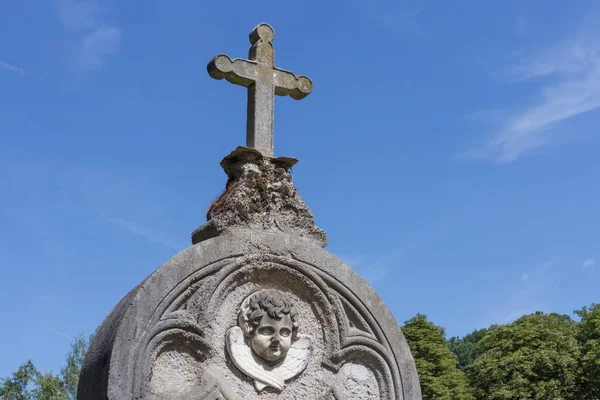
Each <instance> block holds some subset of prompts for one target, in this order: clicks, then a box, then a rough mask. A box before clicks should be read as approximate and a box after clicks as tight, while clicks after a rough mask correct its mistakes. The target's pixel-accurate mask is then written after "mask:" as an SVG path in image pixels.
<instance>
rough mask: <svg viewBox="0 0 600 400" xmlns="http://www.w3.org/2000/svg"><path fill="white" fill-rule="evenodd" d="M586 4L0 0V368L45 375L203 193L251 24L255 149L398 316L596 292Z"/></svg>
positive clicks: (599, 62) (227, 120) (180, 233)
mask: <svg viewBox="0 0 600 400" xmlns="http://www.w3.org/2000/svg"><path fill="white" fill-rule="evenodd" d="M599 18H600V5H598V3H597V2H594V1H591V0H590V1H580V2H572V3H569V5H568V6H567V4H566V3H565V2H564V1H554V0H544V1H542V0H538V1H530V2H518V1H503V2H480V1H453V2H448V1H419V0H410V1H400V0H386V1H383V0H372V1H371V0H349V1H346V2H339V3H332V2H324V1H312V0H307V1H304V2H302V4H301V6H298V5H292V4H291V3H289V4H288V3H286V2H281V1H262V2H260V3H256V2H234V3H228V5H226V4H224V3H222V2H208V1H207V2H199V1H178V2H166V1H165V2H158V1H144V2H141V1H116V0H113V1H101V0H88V1H75V0H56V1H43V2H40V1H32V0H24V1H10V2H3V3H2V5H0V221H1V224H0V266H1V268H2V290H1V291H0V304H1V305H2V310H3V311H2V324H1V325H2V329H0V342H2V343H4V344H5V345H4V348H3V351H2V356H1V357H0V377H2V376H7V375H8V374H9V373H11V372H12V371H14V370H15V369H16V368H17V367H18V365H20V364H21V363H22V362H24V361H25V360H26V359H28V358H31V359H33V361H34V362H35V363H36V365H37V366H38V367H39V368H40V369H42V370H46V371H48V370H54V371H58V370H59V369H60V366H61V365H62V363H63V360H64V355H65V353H66V352H67V351H68V349H69V343H70V340H71V338H72V337H73V336H74V335H76V334H78V333H80V332H82V333H84V334H86V335H88V334H91V333H92V332H93V331H94V329H95V327H96V326H97V325H98V324H100V322H101V321H102V319H103V318H104V317H105V316H106V315H107V314H108V312H109V311H110V309H111V308H112V307H113V306H114V305H115V304H116V303H117V302H118V301H119V299H121V297H123V296H124V295H125V294H126V293H127V292H128V291H129V290H130V289H131V288H133V287H134V286H135V285H136V284H137V283H139V282H140V281H141V280H142V279H144V278H145V277H146V276H147V275H148V274H150V273H151V272H152V271H154V270H155V269H156V268H158V267H159V266H160V265H161V264H162V263H164V262H165V261H166V260H168V259H169V258H171V257H172V256H173V255H174V254H176V253H177V252H178V251H180V250H183V249H184V248H186V247H187V246H188V245H190V233H191V232H192V231H193V230H194V229H195V228H196V227H197V226H199V225H201V224H202V223H203V222H204V221H205V218H204V214H205V212H206V210H207V208H208V205H209V204H210V202H211V201H212V200H213V199H215V198H216V197H217V196H218V195H219V194H220V192H221V191H222V190H223V188H224V185H225V174H224V173H223V171H222V170H221V168H220V167H219V161H220V160H221V158H222V157H223V156H225V155H226V154H228V153H229V152H230V151H231V150H233V149H234V148H235V147H236V146H238V145H243V144H244V138H245V118H246V113H245V102H246V94H245V92H244V90H243V89H242V88H240V87H237V86H233V85H230V84H228V83H226V82H224V81H215V80H213V79H211V78H210V77H209V76H208V74H207V73H206V69H205V66H206V63H207V62H208V61H209V60H210V59H211V58H212V57H213V56H214V55H216V54H218V53H226V54H228V55H230V56H232V57H246V56H247V51H248V47H249V43H248V39H247V35H248V33H249V31H250V30H251V29H252V28H253V27H254V26H255V25H256V24H258V23H259V22H262V21H265V22H268V23H270V24H272V25H273V27H274V28H275V31H276V35H277V36H276V39H275V51H276V63H277V65H278V66H279V67H281V68H285V69H290V70H292V71H293V72H296V73H298V74H304V75H307V76H309V77H310V78H311V79H312V81H313V83H314V87H315V89H314V92H313V93H312V94H311V95H310V96H309V97H307V98H306V99H304V100H302V101H299V102H298V101H294V100H292V99H290V98H278V99H277V101H276V112H275V115H276V117H275V132H276V134H275V153H276V155H279V156H282V155H285V156H293V157H297V158H299V159H300V163H299V164H298V165H297V166H295V167H294V169H293V174H294V180H295V184H296V186H297V187H298V189H299V192H300V194H301V195H302V196H303V197H304V199H305V201H306V202H307V204H308V205H309V206H310V207H311V209H312V210H313V212H314V214H315V217H316V221H317V224H318V225H319V226H320V227H322V228H323V229H325V230H326V231H327V233H328V235H329V243H330V244H329V246H328V247H327V249H328V250H329V251H331V252H333V253H334V254H336V255H337V256H339V257H340V258H342V259H343V260H345V261H346V262H347V263H348V264H349V265H350V266H352V267H353V268H355V269H356V270H357V271H358V272H359V273H360V274H361V275H362V276H363V277H365V278H366V279H367V280H368V281H369V282H370V283H371V284H372V285H373V287H374V288H375V289H376V290H377V291H378V293H379V294H380V295H381V296H382V298H383V299H384V300H385V302H386V303H387V304H388V306H389V307H390V309H391V310H392V312H393V314H394V315H395V317H396V319H397V320H398V322H400V323H402V322H403V321H405V320H407V319H409V318H410V317H412V316H413V315H414V314H416V313H419V312H420V313H425V314H427V315H428V316H429V318H430V319H431V320H432V321H433V322H435V323H436V324H438V325H441V326H444V327H445V328H446V330H447V333H448V335H450V336H452V335H463V334H466V333H469V332H470V331H472V330H473V329H475V328H481V327H485V326H488V325H490V324H492V323H507V322H510V321H512V320H514V319H515V318H517V317H518V316H520V315H522V314H524V313H529V312H533V311H536V310H542V311H547V312H551V311H554V312H560V313H567V314H570V313H571V312H572V311H573V310H574V309H578V308H581V307H582V306H584V305H589V304H590V303H592V302H600V296H599V295H598V293H599V291H598V287H599V286H600V285H599V284H600V241H599V237H600V235H599V229H600V228H599V227H600V213H598V204H600V157H598V150H599V149H600V137H599V135H598V133H599V132H598V129H599V128H598V127H599V126H600V110H599V109H600V41H598V39H597V38H598V37H599V35H600V25H598V24H597V21H598V19H599Z"/></svg>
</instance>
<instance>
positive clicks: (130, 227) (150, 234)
mask: <svg viewBox="0 0 600 400" xmlns="http://www.w3.org/2000/svg"><path fill="white" fill-rule="evenodd" d="M110 222H111V223H112V224H114V225H116V226H118V227H120V228H123V229H125V230H126V231H128V232H129V233H131V234H133V235H136V236H139V237H142V238H144V239H146V240H148V241H150V242H153V243H158V244H161V245H163V246H166V247H170V248H172V249H174V250H177V251H180V250H182V249H184V248H185V247H186V246H185V245H184V244H183V243H178V242H177V241H176V240H174V239H173V238H170V237H167V236H166V235H164V234H160V233H158V232H156V231H154V230H152V229H148V228H144V227H141V226H140V225H138V224H136V223H133V222H131V221H126V220H123V219H119V218H112V219H111V220H110Z"/></svg>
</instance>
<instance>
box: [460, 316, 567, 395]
mask: <svg viewBox="0 0 600 400" xmlns="http://www.w3.org/2000/svg"><path fill="white" fill-rule="evenodd" d="M576 331H577V325H576V323H575V322H574V321H573V320H572V319H571V318H569V317H568V316H566V315H558V314H549V315H548V314H543V313H536V314H532V315H527V316H524V317H521V318H519V319H518V320H517V321H515V322H513V323H512V324H508V325H503V326H494V327H492V328H490V330H489V331H488V333H487V334H486V335H485V337H484V338H483V339H482V340H481V342H480V343H479V345H480V347H481V351H482V353H481V355H480V356H479V357H478V358H477V359H476V360H475V362H474V363H473V364H472V365H471V366H470V367H469V368H468V374H469V378H470V380H471V385H472V386H473V387H474V388H475V390H476V396H477V398H480V399H489V400H525V399H540V400H541V399H544V400H567V399H573V400H575V399H577V388H578V387H577V381H578V376H579V347H578V343H577V340H576V336H575V335H576Z"/></svg>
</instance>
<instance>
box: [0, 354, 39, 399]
mask: <svg viewBox="0 0 600 400" xmlns="http://www.w3.org/2000/svg"><path fill="white" fill-rule="evenodd" d="M37 373H38V371H37V369H36V368H35V366H34V365H33V363H32V362H31V361H27V362H26V363H25V364H23V365H21V366H20V367H19V369H18V370H17V372H14V373H13V374H12V376H11V377H10V378H6V379H2V380H0V399H2V400H29V399H30V398H31V392H30V390H29V389H30V388H31V385H32V384H33V382H34V381H35V378H36V376H37Z"/></svg>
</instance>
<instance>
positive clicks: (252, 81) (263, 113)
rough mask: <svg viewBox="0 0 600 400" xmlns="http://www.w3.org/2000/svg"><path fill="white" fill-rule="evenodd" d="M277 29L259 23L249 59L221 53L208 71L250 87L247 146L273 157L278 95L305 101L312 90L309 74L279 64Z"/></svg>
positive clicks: (213, 60)
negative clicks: (276, 58)
mask: <svg viewBox="0 0 600 400" xmlns="http://www.w3.org/2000/svg"><path fill="white" fill-rule="evenodd" d="M274 38H275V31H274V30H273V28H272V27H271V26H270V25H269V24H265V23H262V24H259V25H258V26H257V27H256V28H254V29H253V30H252V32H250V43H252V47H251V48H250V55H249V57H248V58H249V60H244V59H241V58H236V59H233V60H232V59H231V58H230V57H229V56H226V55H225V54H219V55H217V56H216V57H215V58H213V59H212V60H211V61H210V62H209V63H208V67H207V69H208V73H209V74H210V76H212V77H213V78H215V79H223V78H225V79H226V80H227V81H229V82H231V83H234V84H236V85H240V86H245V87H247V88H248V120H247V121H248V122H247V124H246V145H247V146H248V147H250V148H253V149H256V150H258V151H260V152H261V153H262V154H263V155H265V156H267V157H273V108H274V104H275V101H274V95H278V96H288V95H289V96H290V97H291V98H293V99H295V100H301V99H303V98H305V97H306V96H308V95H309V94H310V92H312V89H313V85H312V82H311V81H310V79H308V78H307V77H306V76H296V75H294V74H293V73H292V72H290V71H286V70H284V69H281V68H277V67H275V51H274V50H273V43H271V42H272V41H273V39H274Z"/></svg>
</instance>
